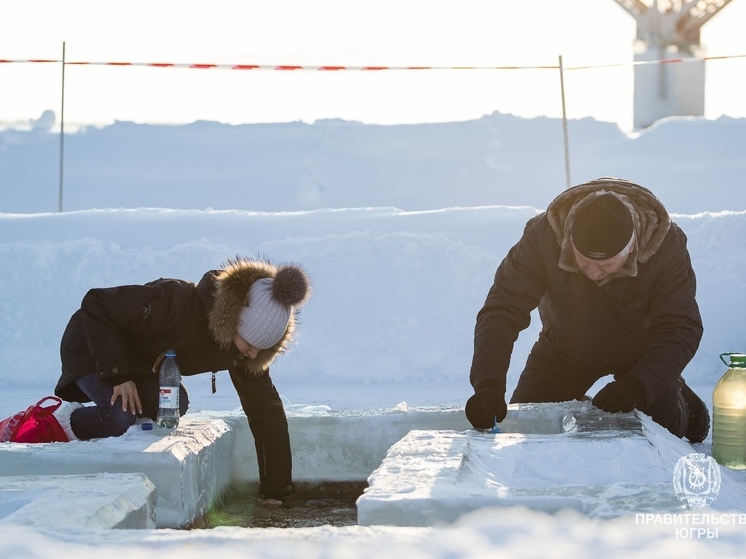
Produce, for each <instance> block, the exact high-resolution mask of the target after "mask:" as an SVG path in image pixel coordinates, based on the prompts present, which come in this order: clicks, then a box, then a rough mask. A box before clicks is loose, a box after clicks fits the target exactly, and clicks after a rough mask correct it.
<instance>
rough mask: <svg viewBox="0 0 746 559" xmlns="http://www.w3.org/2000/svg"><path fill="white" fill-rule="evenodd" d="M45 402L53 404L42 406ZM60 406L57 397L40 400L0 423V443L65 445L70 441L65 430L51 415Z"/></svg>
mask: <svg viewBox="0 0 746 559" xmlns="http://www.w3.org/2000/svg"><path fill="white" fill-rule="evenodd" d="M47 400H52V401H54V402H55V403H54V404H52V405H49V406H46V407H45V406H42V404H43V403H44V402H46V401H47ZM61 405H62V400H60V399H59V398H58V397H57V396H47V397H45V398H42V399H41V400H39V401H38V402H36V404H34V405H33V406H29V407H28V409H27V410H26V411H19V412H18V413H17V414H15V415H13V416H11V417H9V418H7V419H3V420H2V421H0V443H8V442H10V443H55V442H60V443H66V442H69V441H70V439H69V438H68V436H67V435H66V434H65V430H64V429H63V428H62V426H61V425H60V422H59V421H57V418H56V417H55V416H54V415H52V414H54V412H55V411H57V408H59V407H60V406H61Z"/></svg>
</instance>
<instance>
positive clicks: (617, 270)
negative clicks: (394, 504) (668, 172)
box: [465, 178, 710, 442]
mask: <svg viewBox="0 0 746 559" xmlns="http://www.w3.org/2000/svg"><path fill="white" fill-rule="evenodd" d="M536 308H538V310H539V317H540V319H541V323H542V328H541V332H540V334H539V338H538V340H537V341H536V342H535V344H534V345H533V347H532V349H531V353H530V354H529V356H528V359H527V361H526V365H525V368H524V370H523V372H522V373H521V376H520V378H519V379H518V384H517V386H516V389H515V391H514V393H513V396H512V398H511V402H512V403H525V402H561V401H567V400H581V399H583V398H584V397H585V395H586V391H587V390H588V389H589V388H591V387H592V386H593V385H594V384H595V383H596V381H598V380H599V379H601V378H602V377H605V376H607V375H613V379H612V380H610V381H609V382H608V383H607V384H606V385H605V386H604V387H602V388H601V390H599V391H598V393H597V394H596V395H595V397H594V398H593V399H592V403H593V404H594V405H595V406H597V407H599V408H600V409H602V410H604V411H607V412H629V411H631V410H632V409H635V408H636V409H638V410H640V411H642V412H643V413H646V414H648V415H650V416H651V417H652V418H653V420H655V421H656V422H657V423H659V424H660V425H662V426H664V427H666V428H667V429H668V430H669V431H671V432H672V433H673V434H675V435H676V436H678V437H683V436H686V437H687V438H688V439H689V440H690V441H692V442H700V441H702V440H704V438H705V437H706V436H707V433H708V432H709V424H710V419H709V412H708V410H707V406H706V405H705V404H704V402H702V400H701V399H699V397H698V396H697V395H696V394H695V393H694V392H693V391H692V390H691V388H689V387H688V386H687V385H686V383H684V380H683V378H682V377H681V373H682V371H683V369H684V367H685V366H686V365H687V363H688V362H689V361H690V360H691V358H692V357H693V356H694V354H695V352H696V350H697V348H698V347H699V342H700V339H701V337H702V332H703V327H702V320H701V318H700V313H699V307H698V305H697V301H696V279H695V274H694V271H693V269H692V266H691V261H690V257H689V252H688V250H687V248H686V236H685V235H684V233H683V231H682V230H681V229H680V228H679V227H678V225H676V223H674V222H672V221H671V219H670V217H669V214H668V212H667V211H666V209H665V208H664V206H663V204H662V203H661V202H660V201H659V200H658V198H656V197H655V196H654V195H653V194H652V193H651V192H650V191H649V190H648V189H646V188H644V187H642V186H640V185H637V184H634V183H632V182H630V181H627V180H623V179H616V178H601V179H598V180H595V181H591V182H588V183H584V184H581V185H578V186H575V187H572V188H569V189H567V190H565V191H564V192H563V193H562V194H560V195H559V196H557V197H556V198H555V199H554V200H553V201H552V203H551V204H550V205H549V206H548V208H547V210H546V211H545V212H543V213H541V214H539V215H537V216H536V217H534V218H532V219H531V220H529V222H528V223H527V225H526V227H525V230H524V232H523V235H522V237H521V239H520V240H519V241H518V243H517V244H516V245H515V246H513V248H511V250H510V251H509V253H508V255H507V256H506V257H505V259H504V260H503V261H502V263H501V264H500V266H499V267H498V269H497V272H496V274H495V280H494V283H493V285H492V287H491V289H490V291H489V294H488V295H487V299H486V301H485V304H484V306H483V307H482V309H481V310H480V311H479V313H478V315H477V321H476V327H475V332H474V355H473V359H472V366H471V373H470V380H471V384H472V386H473V388H474V395H473V396H471V397H470V398H469V399H468V401H467V403H466V408H465V412H466V415H467V418H468V419H469V421H470V422H471V424H472V425H473V426H474V427H477V428H489V427H492V426H493V424H494V422H495V421H498V422H500V421H502V420H503V419H504V418H505V416H506V413H507V406H506V403H505V391H506V375H507V371H508V366H509V363H510V357H511V353H512V351H513V345H514V343H515V340H516V339H517V337H518V334H519V332H520V331H521V330H523V329H525V328H526V327H527V326H528V325H529V322H530V313H531V312H532V311H533V310H534V309H536Z"/></svg>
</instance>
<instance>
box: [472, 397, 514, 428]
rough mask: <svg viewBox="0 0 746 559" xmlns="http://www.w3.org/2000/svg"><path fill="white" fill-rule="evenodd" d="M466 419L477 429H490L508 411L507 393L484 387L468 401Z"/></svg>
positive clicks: (503, 417)
mask: <svg viewBox="0 0 746 559" xmlns="http://www.w3.org/2000/svg"><path fill="white" fill-rule="evenodd" d="M465 411H466V419H468V420H469V423H471V424H472V425H473V426H474V428H475V429H490V428H492V427H494V425H495V420H497V422H498V423H500V422H501V421H502V420H503V419H505V416H506V415H507V413H508V406H507V405H506V404H505V395H504V394H503V393H502V392H501V391H500V390H497V389H495V388H482V389H481V390H477V391H476V393H475V394H474V395H473V396H472V397H471V398H469V399H468V400H467V401H466V410H465Z"/></svg>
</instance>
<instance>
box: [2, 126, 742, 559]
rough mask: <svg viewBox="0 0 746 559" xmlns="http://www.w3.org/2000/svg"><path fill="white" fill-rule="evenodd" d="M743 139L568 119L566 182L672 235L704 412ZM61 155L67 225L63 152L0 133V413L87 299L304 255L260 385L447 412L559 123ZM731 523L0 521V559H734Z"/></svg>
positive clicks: (354, 405) (555, 146) (164, 142)
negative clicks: (656, 222) (614, 192)
mask: <svg viewBox="0 0 746 559" xmlns="http://www.w3.org/2000/svg"><path fill="white" fill-rule="evenodd" d="M744 136H746V121H744V120H734V119H720V120H718V121H714V122H713V121H705V120H698V119H675V120H670V121H666V122H662V123H660V124H659V125H658V126H656V127H655V128H653V129H651V130H649V131H647V132H645V133H644V134H642V135H640V136H639V137H636V138H628V137H626V136H624V135H623V134H621V133H620V132H619V131H618V130H616V129H615V128H614V127H611V126H610V125H607V124H604V123H597V122H594V121H591V120H588V119H584V120H582V121H573V122H571V126H570V138H571V146H570V154H571V167H572V169H573V177H574V180H573V182H574V183H577V182H581V181H583V180H587V179H591V178H595V177H597V176H601V175H616V176H623V177H625V178H628V179H631V180H634V181H636V182H639V183H641V184H643V185H645V186H647V187H649V188H650V189H651V190H652V191H653V192H655V193H656V194H658V196H659V197H660V198H661V200H662V201H663V203H664V204H666V206H667V207H668V208H669V209H670V210H671V211H672V212H675V215H674V219H675V220H676V221H677V222H678V223H679V224H680V225H681V226H682V228H683V229H684V231H685V232H686V233H687V235H688V237H689V249H690V252H691V254H692V260H693V264H694V268H695V271H696V273H697V277H698V301H699V304H700V308H701V311H702V315H703V319H704V324H705V334H704V337H703V340H702V344H701V346H700V350H699V352H698V353H697V355H696V356H695V358H694V359H693V360H692V362H691V363H690V365H689V366H688V367H687V369H686V370H685V373H684V376H685V378H686V379H687V382H688V383H689V384H690V385H692V387H693V388H694V389H695V390H696V391H697V392H698V393H699V394H700V396H702V398H703V399H704V400H705V401H706V402H710V399H711V394H712V389H713V387H714V385H715V383H716V381H717V379H718V378H719V377H720V375H721V374H722V373H723V372H724V370H725V367H724V365H723V364H722V363H721V362H720V360H719V357H718V356H719V355H720V354H721V353H723V352H746V339H744V334H743V328H742V316H744V312H745V311H746V302H745V301H744V298H743V293H744V274H743V271H742V268H743V265H742V262H741V260H742V258H741V255H742V250H743V249H742V247H743V246H746V245H745V241H746V184H744V178H743V177H744V176H746V174H744V166H745V165H746V164H745V163H744V160H743V157H742V149H741V148H740V146H743V145H744ZM309 137H314V138H316V140H318V141H316V140H314V142H315V143H313V142H312V144H313V148H314V149H310V147H309V146H310V145H311V144H309ZM251 138H253V140H251ZM322 140H323V141H322ZM65 145H66V150H67V153H68V157H69V160H68V159H66V166H65V169H66V174H65V183H64V184H65V190H64V192H65V200H66V204H65V209H66V210H72V211H65V212H64V213H56V212H55V209H56V204H57V194H58V180H57V178H56V176H55V173H56V171H57V169H58V168H59V161H58V160H57V159H56V157H57V154H58V151H59V146H58V143H57V138H56V137H55V136H54V135H49V134H48V133H40V132H39V131H38V130H37V131H33V130H32V131H18V130H16V131H3V132H0V211H3V212H6V213H2V214H0V262H1V263H2V270H3V274H2V277H0V327H1V328H2V333H3V335H2V336H1V337H0V378H2V387H3V397H2V398H0V417H5V416H7V415H10V414H12V413H14V412H16V411H18V410H20V409H22V408H25V407H26V406H28V405H29V404H31V403H33V402H35V401H36V400H38V399H39V398H41V397H42V396H44V395H47V394H49V393H51V390H52V388H53V386H54V384H55V382H56V379H57V375H58V371H59V353H58V351H59V339H60V336H61V333H62V331H63V329H64V327H65V324H66V321H67V319H68V318H69V316H70V314H71V313H72V312H74V311H75V310H76V309H77V307H78V305H79V303H80V299H81V297H82V296H83V294H84V293H85V292H86V290H87V289H89V288H90V287H94V286H103V285H116V284H122V283H140V282H143V281H148V280H151V279H155V278H157V277H162V276H172V277H180V278H184V279H191V280H194V281H197V280H198V279H199V278H200V277H201V275H202V273H203V272H204V271H206V270H208V269H210V268H213V267H216V266H219V265H220V264H221V263H222V262H223V261H224V260H225V259H226V258H228V257H231V256H234V255H236V254H242V255H258V256H266V257H269V258H271V259H272V260H274V261H276V262H278V263H281V262H287V261H296V262H300V263H301V264H303V265H304V266H305V267H306V268H307V270H308V271H309V273H310V276H311V278H312V282H313V287H314V293H313V297H312V299H311V300H310V302H309V304H308V305H307V307H306V308H305V309H304V310H303V314H302V320H301V325H300V336H299V338H298V343H297V346H296V347H294V348H292V351H291V352H290V353H288V354H287V355H285V356H282V357H281V358H280V359H279V360H278V362H277V364H276V365H275V366H274V367H273V370H272V375H273V378H274V380H275V384H276V386H277V387H278V389H279V390H280V392H281V393H282V394H283V396H284V397H285V398H286V399H287V403H288V406H289V407H291V406H326V407H328V408H331V409H332V410H345V409H347V410H350V409H377V408H395V407H397V406H399V407H400V409H401V408H402V402H406V405H407V406H410V407H414V406H454V405H456V406H462V405H463V403H464V402H465V401H466V399H467V398H468V396H469V395H470V394H471V387H470V386H469V382H468V371H469V365H470V360H471V345H472V332H473V325H474V319H475V316H476V313H477V311H478V310H479V308H480V306H481V304H482V302H483V300H484V297H485V296H486V293H487V289H488V288H489V285H490V284H491V281H492V277H493V274H494V270H495V268H496V267H497V265H498V264H499V262H500V260H501V259H502V258H503V256H504V255H505V253H506V252H507V250H508V248H509V247H510V246H511V245H512V244H513V243H514V242H515V241H517V239H518V238H519V236H520V234H521V231H522V229H523V225H524V223H525V221H526V220H527V219H528V218H529V217H531V216H533V215H535V214H536V213H537V212H538V211H541V209H542V208H544V207H546V205H547V204H548V203H549V202H550V201H551V199H552V197H553V196H554V195H556V194H557V193H559V192H560V191H561V190H562V189H563V188H564V177H565V174H564V168H563V163H564V159H563V153H562V146H561V124H560V123H559V121H557V120H552V119H532V120H524V119H518V118H514V117H507V116H503V115H492V116H490V117H485V118H483V119H480V120H479V121H472V122H464V123H451V124H448V125H416V126H406V127H396V126H395V127H381V126H363V125H358V124H354V123H343V122H339V121H331V122H330V121H326V122H321V123H316V124H314V125H302V124H299V123H294V124H287V125H276V126H274V125H255V126H249V125H247V126H245V127H231V126H224V125H219V124H216V123H196V124H194V125H190V126H184V127H149V126H138V125H134V124H128V123H118V124H116V125H114V126H112V127H107V128H105V129H102V130H92V129H91V130H84V131H80V132H77V133H76V134H74V135H71V136H70V137H69V138H67V140H66V144H65ZM231 146H232V147H231ZM168 154H171V155H168ZM154 206H160V207H154ZM397 207H400V208H404V209H397ZM104 208H109V209H104ZM205 208H214V209H205ZM18 212H24V213H18ZM537 331H538V324H537V321H534V323H533V324H532V325H531V327H530V328H529V329H528V330H527V331H526V332H524V333H523V334H522V335H521V337H520V338H519V341H518V343H517V345H516V349H515V352H514V359H513V361H512V364H511V369H510V374H509V383H508V385H509V390H512V388H513V387H514V386H515V383H516V381H517V377H518V374H519V373H520V370H521V368H522V365H523V362H524V361H525V357H526V354H527V351H528V348H529V347H530V345H531V343H532V342H533V339H534V338H535V336H536V332H537ZM187 386H188V388H189V390H190V398H191V401H192V409H193V410H232V409H234V408H236V407H237V406H238V399H237V397H236V396H235V394H234V393H233V389H232V386H231V384H230V381H229V379H228V378H227V374H220V375H219V376H218V393H217V394H215V395H212V394H211V393H210V380H209V376H208V375H201V376H197V377H193V378H190V379H188V380H187ZM92 444H95V443H92ZM709 445H710V439H709V438H708V439H707V440H706V441H705V442H704V443H702V444H700V445H694V447H693V450H692V452H694V451H698V452H704V453H707V452H709ZM619 460H620V461H622V462H624V461H627V460H628V461H630V464H632V463H634V460H635V457H634V456H627V455H623V456H620V458H619ZM576 474H577V472H576ZM672 474H673V472H672ZM723 475H724V476H728V478H729V479H731V480H735V482H738V483H746V478H744V477H743V476H741V475H740V473H736V472H730V471H727V472H724V473H723ZM589 477H591V476H589ZM636 481H639V480H636ZM735 512H738V513H746V505H742V506H741V508H740V509H739V510H736V511H735ZM700 520H701V519H700ZM700 526H701V524H700V525H697V526H695V527H696V528H698V527H700ZM707 528H712V526H710V525H708V526H707ZM744 528H745V526H744V525H743V524H735V525H733V524H727V525H726V524H723V525H719V530H718V532H717V537H710V538H707V535H708V533H707V532H706V533H705V534H704V537H699V536H698V535H697V534H696V533H695V534H693V535H692V534H691V533H690V535H692V537H686V538H683V537H680V536H681V535H682V532H677V531H676V529H675V527H674V526H672V525H663V524H656V523H647V524H635V519H634V518H622V519H617V520H610V521H593V520H589V519H587V518H584V517H582V516H580V515H579V514H577V513H574V512H572V511H567V512H562V513H557V514H553V515H550V514H546V513H539V512H533V511H528V510H524V509H515V510H514V509H510V510H498V511H493V510H491V511H482V512H475V513H472V514H469V515H467V516H465V517H463V518H462V519H461V520H460V521H459V522H458V523H457V524H456V525H454V526H452V527H438V528H434V529H422V528H398V529H393V528H375V527H373V528H366V527H358V528H354V529H343V528H336V529H335V528H322V529H303V530H290V531H283V530H239V529H220V530H213V531H210V532H201V531H194V532H189V533H185V532H176V531H161V532H158V533H154V532H145V533H134V534H133V533H130V532H125V533H119V532H116V533H114V532H100V533H99V532H95V533H94V532H91V531H86V530H82V529H81V530H79V531H76V530H73V531H70V530H65V531H64V533H61V532H59V531H58V532H54V531H45V532H44V533H36V532H33V533H28V532H27V531H26V530H23V529H16V528H13V529H12V530H11V529H2V530H0V534H2V537H0V556H2V557H47V556H59V555H60V554H64V555H65V556H67V555H68V554H69V555H76V556H78V557H81V558H83V559H87V558H88V557H91V558H92V557H94V556H95V557H98V556H100V555H101V554H102V553H112V554H114V553H116V555H118V556H120V557H135V556H141V555H142V553H143V550H145V549H147V550H148V552H152V551H153V550H159V551H160V552H161V554H162V556H164V557H167V556H174V557H175V556H177V555H178V556H179V557H181V558H189V557H197V556H201V555H203V554H204V553H205V552H207V551H208V550H212V549H219V553H220V554H221V555H222V556H225V557H233V556H236V557H238V556H241V557H251V556H277V557H286V556H308V557H336V556H347V555H350V556H359V557H368V556H370V557H373V556H376V557H378V556H381V555H386V556H391V557H400V556H401V557H404V556H408V557H435V558H446V557H473V556H486V555H492V556H499V555H500V554H504V555H505V556H511V557H533V556H537V555H542V556H558V555H562V556H569V555H572V556H577V557H598V556H600V555H603V556H606V557H611V558H613V557H625V558H628V557H637V556H646V557H647V556H650V555H655V556H659V557H678V558H680V557H690V556H718V557H731V556H732V557H736V556H739V557H740V556H742V550H743V545H744V544H745V543H746V530H745V529H744ZM712 534H714V532H712V531H711V532H710V535H712ZM252 554H253V555H252Z"/></svg>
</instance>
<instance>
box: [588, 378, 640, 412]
mask: <svg viewBox="0 0 746 559" xmlns="http://www.w3.org/2000/svg"><path fill="white" fill-rule="evenodd" d="M643 393H644V388H643V386H642V385H641V384H640V381H638V380H637V379H635V378H634V377H632V376H626V377H622V378H621V379H620V380H613V381H611V382H610V383H609V384H607V385H606V386H604V387H603V388H602V389H601V390H599V391H598V394H596V396H595V397H594V398H593V401H592V402H591V403H592V404H593V405H594V406H596V407H597V408H600V409H602V410H604V411H607V412H611V413H616V412H623V413H627V412H630V411H632V410H633V409H634V408H635V407H636V406H638V405H639V404H640V402H641V400H642V394H643Z"/></svg>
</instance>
